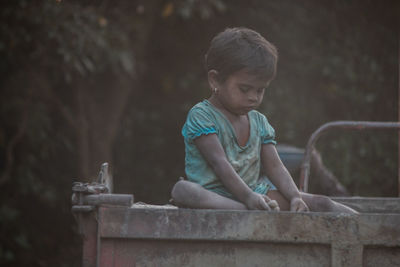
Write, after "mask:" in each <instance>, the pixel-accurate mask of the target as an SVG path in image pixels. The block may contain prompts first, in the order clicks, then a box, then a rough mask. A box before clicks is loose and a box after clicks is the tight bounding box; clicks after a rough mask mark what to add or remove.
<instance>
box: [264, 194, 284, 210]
mask: <svg viewBox="0 0 400 267" xmlns="http://www.w3.org/2000/svg"><path fill="white" fill-rule="evenodd" d="M263 197H264V199H265V202H267V204H268V206H269V207H270V208H271V209H272V210H274V211H280V210H281V209H280V208H279V205H278V202H277V201H276V200H272V199H270V198H269V197H268V196H266V195H263Z"/></svg>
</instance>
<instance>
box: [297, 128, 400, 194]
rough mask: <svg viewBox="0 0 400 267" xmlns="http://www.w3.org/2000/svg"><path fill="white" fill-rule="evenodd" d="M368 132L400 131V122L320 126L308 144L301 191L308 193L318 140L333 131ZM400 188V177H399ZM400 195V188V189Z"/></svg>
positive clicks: (302, 172) (303, 165)
mask: <svg viewBox="0 0 400 267" xmlns="http://www.w3.org/2000/svg"><path fill="white" fill-rule="evenodd" d="M337 128H339V129H349V130H366V129H400V122H378V121H333V122H328V123H325V124H323V125H322V126H320V127H319V128H318V129H317V130H316V131H315V132H314V133H313V134H312V135H311V137H310V139H309V140H308V143H307V147H306V151H305V156H304V159H303V163H302V164H301V172H300V183H299V184H300V186H299V187H300V191H302V192H308V183H309V176H310V162H311V152H312V150H313V149H314V145H315V143H316V142H317V140H318V138H319V137H320V136H321V135H322V134H323V133H326V132H327V131H328V130H332V129H337ZM399 186H400V176H399ZM399 194H400V187H399Z"/></svg>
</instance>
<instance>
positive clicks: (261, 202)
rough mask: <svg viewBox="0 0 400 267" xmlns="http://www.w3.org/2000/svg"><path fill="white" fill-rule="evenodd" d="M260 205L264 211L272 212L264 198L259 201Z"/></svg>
mask: <svg viewBox="0 0 400 267" xmlns="http://www.w3.org/2000/svg"><path fill="white" fill-rule="evenodd" d="M258 204H259V205H260V208H261V209H263V210H271V208H270V206H269V205H268V204H267V202H266V201H265V200H264V198H261V197H260V198H259V199H258Z"/></svg>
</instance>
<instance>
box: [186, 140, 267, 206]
mask: <svg viewBox="0 0 400 267" xmlns="http://www.w3.org/2000/svg"><path fill="white" fill-rule="evenodd" d="M194 143H195V145H196V147H197V148H198V149H199V151H200V152H201V154H202V155H203V157H204V158H205V159H206V161H207V162H208V164H210V166H211V168H212V169H213V171H214V172H215V174H216V175H217V177H218V178H219V179H221V182H222V184H223V185H224V186H225V187H226V188H227V189H228V190H229V191H230V192H231V193H232V194H233V195H234V196H235V197H236V198H237V199H238V200H239V201H240V202H242V203H243V204H245V205H246V207H247V208H248V209H261V210H271V208H270V207H269V206H268V204H267V202H266V201H265V199H264V198H263V196H262V195H260V194H257V193H255V192H253V191H252V190H251V189H250V188H249V187H248V186H247V185H246V183H245V182H244V181H243V180H242V179H241V178H240V176H239V175H238V174H237V173H236V172H235V170H234V169H233V167H232V165H231V164H230V163H229V161H228V159H227V157H226V154H225V151H224V149H223V147H222V145H221V143H220V142H219V139H218V137H217V135H216V134H209V135H202V136H200V137H198V138H196V139H195V140H194Z"/></svg>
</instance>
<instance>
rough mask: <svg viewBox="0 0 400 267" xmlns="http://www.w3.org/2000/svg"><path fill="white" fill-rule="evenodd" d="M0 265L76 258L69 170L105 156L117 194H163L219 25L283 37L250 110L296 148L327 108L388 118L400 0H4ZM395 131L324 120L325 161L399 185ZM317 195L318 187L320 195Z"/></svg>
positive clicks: (80, 172)
mask: <svg viewBox="0 0 400 267" xmlns="http://www.w3.org/2000/svg"><path fill="white" fill-rule="evenodd" d="M0 8H1V9H0V59H1V60H0V190H1V194H0V233H1V234H0V265H1V266H80V261H81V254H80V253H81V247H80V245H81V244H80V238H79V236H78V235H77V227H76V224H75V222H74V219H73V217H72V214H71V212H70V208H71V204H70V197H71V186H72V182H73V181H92V180H93V179H94V178H95V177H96V176H97V174H98V171H99V168H100V164H101V163H102V162H105V161H108V162H110V164H111V169H112V173H113V175H114V181H115V192H117V193H129V194H134V196H135V200H136V201H144V202H148V203H155V204H165V203H167V201H168V199H169V192H170V190H171V187H172V185H173V184H174V183H175V182H176V181H177V179H178V177H179V176H181V175H183V174H184V170H183V169H184V147H183V141H182V138H181V135H180V130H181V127H182V125H183V123H184V120H185V116H186V114H187V111H188V110H189V109H190V107H191V106H192V105H194V104H195V103H197V102H199V101H201V100H202V99H204V98H207V97H208V96H209V93H210V92H209V89H208V87H207V83H206V75H205V72H204V70H203V57H204V54H205V52H206V50H207V48H208V44H209V42H210V40H211V38H212V37H213V36H214V35H215V34H217V33H218V32H220V31H222V30H223V29H225V28H226V27H232V26H246V27H250V28H252V29H254V30H257V31H259V32H260V33H261V34H262V35H263V36H264V37H266V38H267V39H268V40H269V41H271V42H272V43H274V44H275V45H276V46H277V47H278V50H279V54H280V59H279V63H278V74H277V77H276V79H275V80H274V81H273V82H272V83H271V85H270V87H269V88H268V90H267V91H266V95H265V100H264V103H263V105H262V106H261V107H260V111H261V112H263V113H264V114H266V115H267V117H268V118H269V121H270V122H271V124H272V125H273V126H274V127H275V129H276V132H277V141H278V142H279V143H286V144H291V145H294V146H297V147H304V146H305V144H306V142H307V139H308V138H309V136H310V134H311V133H312V132H313V131H314V130H315V129H316V128H317V127H318V126H320V125H321V124H323V123H325V122H328V121H332V120H371V121H396V120H397V119H398V118H397V114H398V108H397V107H398V106H397V105H398V104H397V101H398V79H399V78H398V73H399V71H398V59H399V54H398V51H399V43H398V42H399V35H398V14H400V12H399V1H395V0H393V1H390V0H387V1H378V0H352V1H344V0H342V1H339V0H337V1H328V0H323V1H320V0H308V1H294V0H293V1H292V0H282V1H261V0H260V1H256V0H251V1H242V0H231V1H228V0H215V1H212V0H208V1H206V0H204V1H196V0H181V1H162V0H154V1H144V0H143V1H139V0H132V1H107V0H103V1H94V0H81V1H67V0H65V1H62V0H59V1H56V0H48V1H46V0H38V1H23V0H16V1H2V3H1V4H0ZM397 147H398V135H397V133H396V132H395V131H387V132H386V131H369V132H365V133H357V134H355V133H349V132H344V131H335V132H332V133H330V134H327V135H326V136H324V137H323V138H321V140H320V142H319V145H318V149H319V150H320V152H321V154H322V156H323V158H324V162H325V164H326V165H327V166H328V167H329V168H330V169H331V170H332V171H333V173H334V174H335V175H336V176H337V177H338V178H339V180H340V181H341V182H342V183H343V184H344V185H345V186H346V187H347V189H348V190H349V191H350V192H351V194H352V195H361V196H382V197H394V196H397V160H398V156H397ZM316 193H318V192H316Z"/></svg>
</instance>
